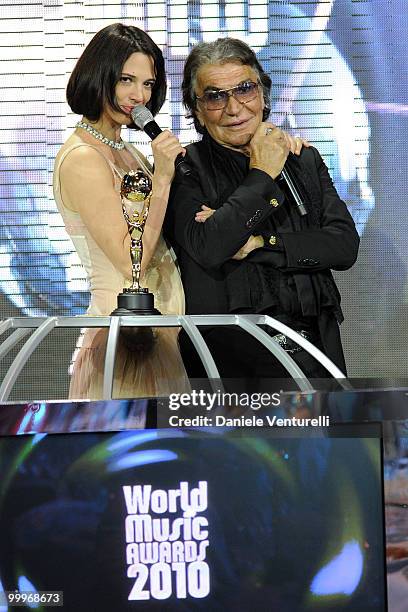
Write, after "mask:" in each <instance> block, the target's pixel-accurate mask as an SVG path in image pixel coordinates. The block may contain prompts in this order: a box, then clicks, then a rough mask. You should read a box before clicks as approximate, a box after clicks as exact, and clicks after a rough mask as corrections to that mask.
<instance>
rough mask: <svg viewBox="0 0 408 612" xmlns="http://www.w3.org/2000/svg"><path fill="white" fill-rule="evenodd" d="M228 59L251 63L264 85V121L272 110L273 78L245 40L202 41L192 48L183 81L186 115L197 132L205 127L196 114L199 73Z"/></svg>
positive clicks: (247, 64)
mask: <svg viewBox="0 0 408 612" xmlns="http://www.w3.org/2000/svg"><path fill="white" fill-rule="evenodd" d="M229 62H232V63H238V64H243V65H244V66H250V67H251V68H253V70H255V72H256V73H257V75H258V78H259V81H260V83H261V86H262V90H263V95H264V101H265V108H264V112H263V121H265V120H266V119H267V118H268V116H269V113H270V112H271V109H270V90H271V79H270V78H269V76H268V75H267V74H266V72H265V71H264V69H263V68H262V66H261V64H260V63H259V62H258V60H257V57H256V55H255V53H254V52H253V51H252V49H251V48H250V47H248V45H247V44H246V43H244V42H242V40H238V39H237V38H218V39H217V40H215V41H214V42H210V43H206V42H203V43H200V44H198V45H197V46H196V47H194V48H193V50H192V51H191V53H190V55H189V56H188V58H187V61H186V64H185V66H184V75H183V83H182V85H181V87H182V90H183V104H184V106H185V107H186V109H187V113H188V114H187V117H188V118H192V119H193V120H194V126H195V129H196V130H197V132H199V133H200V134H203V133H204V131H205V129H204V128H203V127H202V126H201V125H200V122H199V121H198V119H197V117H196V109H197V96H196V93H195V92H196V87H197V73H198V71H199V69H200V68H201V67H202V66H206V65H207V64H227V63H229Z"/></svg>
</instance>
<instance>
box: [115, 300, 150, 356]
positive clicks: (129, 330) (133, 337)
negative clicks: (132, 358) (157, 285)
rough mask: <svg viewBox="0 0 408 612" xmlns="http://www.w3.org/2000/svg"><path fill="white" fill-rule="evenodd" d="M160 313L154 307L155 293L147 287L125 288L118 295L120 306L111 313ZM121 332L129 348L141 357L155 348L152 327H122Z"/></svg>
mask: <svg viewBox="0 0 408 612" xmlns="http://www.w3.org/2000/svg"><path fill="white" fill-rule="evenodd" d="M159 314H161V312H160V311H159V310H157V308H155V307H154V295H153V293H149V291H148V290H147V289H140V290H139V291H137V292H136V291H127V290H126V289H124V290H123V291H122V293H119V295H118V307H117V308H115V310H114V311H113V312H112V313H111V315H112V316H117V317H134V316H137V315H159ZM120 333H121V338H122V342H123V343H124V344H125V346H126V347H127V349H128V350H129V351H131V352H132V353H137V354H138V355H139V357H141V356H143V355H148V354H149V353H151V351H152V350H153V347H154V345H155V342H156V334H155V333H154V331H153V329H152V328H151V327H121V330H120Z"/></svg>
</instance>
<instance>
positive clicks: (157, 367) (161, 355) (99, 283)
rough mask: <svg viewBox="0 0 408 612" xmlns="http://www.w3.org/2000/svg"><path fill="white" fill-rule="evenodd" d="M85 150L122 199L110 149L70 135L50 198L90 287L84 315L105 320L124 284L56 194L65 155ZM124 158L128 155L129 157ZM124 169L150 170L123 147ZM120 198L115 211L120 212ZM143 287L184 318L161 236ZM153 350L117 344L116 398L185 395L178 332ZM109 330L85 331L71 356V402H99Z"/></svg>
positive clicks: (169, 332) (168, 331) (169, 331)
mask: <svg viewBox="0 0 408 612" xmlns="http://www.w3.org/2000/svg"><path fill="white" fill-rule="evenodd" d="M83 146H88V147H89V146H91V147H93V148H94V149H96V150H97V151H98V152H99V153H100V154H101V155H102V156H103V157H104V159H105V160H106V162H107V163H108V165H109V167H110V168H111V170H112V180H113V183H114V188H115V190H117V192H118V194H119V193H120V183H121V180H122V177H123V175H124V174H125V171H124V170H122V169H121V168H118V167H117V166H116V165H115V164H114V159H113V156H112V153H111V149H110V148H109V147H108V146H107V145H104V144H100V143H98V141H96V140H95V139H94V138H93V137H92V136H90V135H89V134H87V133H86V132H84V134H83V135H82V134H81V137H79V136H78V135H77V134H73V135H72V136H71V137H70V138H69V139H68V141H67V142H66V143H65V145H64V146H63V147H62V148H61V150H60V151H59V153H58V155H57V158H56V161H55V167H54V180H53V187H54V198H55V201H56V204H57V206H58V209H59V211H60V213H61V215H62V218H63V220H64V223H65V228H66V230H67V232H68V234H69V236H70V238H71V240H72V242H73V244H74V247H75V249H76V251H77V253H78V255H79V258H80V260H81V263H82V265H83V266H84V268H85V270H86V273H87V277H88V280H89V284H90V291H91V301H90V305H89V307H88V310H87V314H88V315H90V316H98V315H103V316H106V315H109V314H110V313H111V312H112V311H113V310H114V309H115V308H116V307H117V295H118V293H120V292H121V291H122V289H123V287H128V286H129V285H130V281H129V280H128V279H126V278H125V277H124V276H123V275H122V274H121V273H120V272H119V271H118V270H117V269H116V268H115V266H114V265H113V264H112V262H111V261H110V260H109V259H108V257H107V256H106V255H105V253H104V252H103V251H102V250H101V248H100V247H99V246H98V245H97V244H96V242H95V240H94V239H93V238H92V236H91V234H90V233H89V231H88V229H87V227H86V226H85V224H84V222H83V221H82V218H81V216H80V214H79V213H77V212H74V211H72V210H70V209H69V208H67V207H66V206H65V205H64V202H63V201H62V197H61V190H60V178H59V176H60V167H61V164H62V162H63V161H64V159H65V158H66V157H67V155H69V153H70V152H71V151H72V150H73V149H75V148H77V147H83ZM127 154H128V155H127ZM126 155H127V156H128V159H127V163H128V164H129V167H130V169H133V170H136V169H139V168H141V169H142V170H144V171H145V172H146V173H148V174H151V170H150V168H148V167H147V165H146V162H145V161H144V160H143V159H142V157H141V156H140V154H138V153H137V150H136V149H135V148H134V147H133V146H132V145H130V144H127V145H126ZM120 205H121V204H120V198H118V206H120ZM125 205H126V209H127V212H128V214H130V215H131V213H132V211H133V210H134V208H135V207H137V208H138V209H139V210H140V208H143V202H130V201H129V200H126V202H125ZM142 284H143V286H146V287H148V288H149V290H150V291H151V292H152V293H154V296H155V306H156V308H158V309H159V310H160V312H161V313H162V314H183V313H184V293H183V287H182V284H181V279H180V276H179V273H178V270H177V268H176V265H175V262H174V259H173V257H172V254H171V252H170V251H169V249H168V248H167V246H166V244H165V242H164V240H163V238H162V237H161V236H160V238H159V241H158V244H157V247H156V250H155V253H154V255H153V257H152V259H151V260H150V262H149V265H148V267H147V269H146V272H145V275H144V277H143V279H142ZM155 333H156V336H157V339H156V342H155V345H154V348H153V350H152V351H151V352H149V353H148V354H141V353H140V352H138V351H130V350H128V349H127V348H126V347H125V346H124V344H123V343H122V342H120V340H119V343H118V349H117V354H116V362H115V372H114V386H113V397H114V398H135V397H154V396H166V395H169V394H170V393H180V392H183V391H186V390H187V389H188V379H187V375H186V372H185V369H184V366H183V362H182V359H181V356H180V353H179V350H178V345H177V333H178V330H177V329H176V328H165V327H161V328H157V329H156V330H155ZM107 334H108V331H107V329H106V328H105V329H103V328H101V329H95V328H89V329H86V330H85V331H84V333H83V335H82V336H81V338H80V342H79V350H78V351H77V354H76V356H75V360H74V364H73V371H72V377H71V384H70V391H69V397H70V398H71V399H85V398H86V399H101V398H102V387H103V373H104V363H105V348H106V339H107Z"/></svg>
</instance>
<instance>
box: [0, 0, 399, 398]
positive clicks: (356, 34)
mask: <svg viewBox="0 0 408 612" xmlns="http://www.w3.org/2000/svg"><path fill="white" fill-rule="evenodd" d="M116 21H122V22H125V23H128V24H133V25H136V26H139V27H141V28H143V29H145V30H146V31H148V32H149V33H150V35H151V36H152V38H153V39H154V40H155V41H156V42H157V43H158V44H159V45H160V46H161V47H162V49H163V52H164V55H165V58H166V67H167V75H168V96H167V100H166V103H165V105H164V107H163V109H162V111H161V112H160V114H159V116H158V118H157V119H158V122H159V123H160V125H161V126H162V127H163V128H165V127H168V128H170V129H171V130H173V131H174V132H175V133H176V134H177V135H178V136H179V137H180V139H181V141H182V142H183V143H188V142H191V141H193V140H196V139H197V138H198V135H197V134H196V133H195V131H194V128H193V126H192V125H191V120H187V119H186V118H185V110H184V108H183V106H182V103H181V91H180V85H181V74H182V69H183V64H184V61H185V58H186V57H187V55H188V52H189V50H190V49H191V48H192V47H193V46H194V45H195V44H196V43H197V42H200V41H210V40H214V39H216V38H217V37H219V36H231V37H237V38H240V39H241V40H244V41H245V42H247V43H248V44H249V45H250V46H251V47H253V48H254V50H255V51H256V53H257V56H258V58H259V60H260V61H261V63H262V64H263V66H264V68H265V69H266V71H267V72H268V73H269V74H270V76H271V78H272V84H273V86H272V113H271V120H272V121H274V122H275V123H276V124H277V125H279V126H281V127H283V128H284V129H286V130H288V131H290V132H291V133H292V134H294V135H297V134H299V135H301V136H302V137H304V138H307V139H308V140H309V141H310V142H311V143H312V144H313V145H315V146H316V147H317V148H318V149H319V150H320V152H321V153H322V155H323V157H324V159H325V161H326V163H327V165H328V166H329V169H330V172H331V175H332V177H333V179H334V182H335V185H336V187H337V189H338V191H339V193H340V195H341V197H342V198H343V199H344V200H345V201H346V203H347V205H348V206H349V209H350V212H351V214H352V215H353V218H354V220H355V222H356V224H357V227H358V231H359V234H360V236H361V239H362V240H361V249H360V255H359V260H358V262H357V264H356V265H355V266H354V268H353V269H352V270H350V271H346V272H342V273H336V280H337V282H338V284H339V287H340V290H341V294H342V298H343V302H342V304H343V309H344V313H345V317H346V320H345V322H344V324H343V325H342V337H343V343H344V347H345V353H346V361H347V364H348V370H349V375H350V376H354V377H366V376H375V377H384V376H400V377H401V376H405V375H406V374H407V360H406V358H405V357H406V346H407V343H408V326H407V325H406V320H407V295H408V293H407V257H408V245H407V240H406V228H407V227H408V206H407V203H406V200H407V186H408V182H407V177H406V162H405V159H404V155H403V151H404V150H405V146H406V142H407V136H408V122H407V117H408V106H407V104H406V99H407V91H408V87H407V71H406V67H405V58H406V55H407V45H408V43H407V41H408V13H407V11H406V4H405V2H404V0H389V1H388V2H386V3H384V2H380V1H379V0H361V1H358V0H355V1H350V2H349V1H347V2H345V1H343V0H329V1H327V0H325V1H324V2H323V1H320V2H319V1H315V2H310V1H308V2H299V1H293V2H290V1H286V0H280V1H272V2H271V1H267V0H256V1H245V2H241V1H228V0H226V1H223V2H213V1H210V0H191V1H187V0H184V1H178V0H177V1H176V0H174V1H173V0H170V1H167V2H165V1H151V2H126V1H115V0H113V1H112V0H109V1H106V2H63V1H61V2H52V3H48V4H47V3H41V2H36V1H35V0H33V1H31V2H25V3H23V2H14V1H12V0H3V2H2V3H1V5H0V30H1V33H0V36H1V47H2V53H1V59H0V63H1V71H0V72H1V83H0V87H1V97H0V114H1V117H2V122H1V126H0V169H1V173H0V176H1V182H0V197H1V209H2V215H1V220H0V303H1V310H2V315H3V317H5V316H11V315H14V316H17V315H74V314H80V313H84V312H85V310H86V307H87V305H88V300H89V295H88V293H87V284H86V280H85V274H84V271H83V269H82V267H81V266H80V265H79V261H78V258H77V256H76V254H75V252H74V249H73V245H72V244H71V242H70V240H69V239H68V236H67V234H66V233H65V230H64V228H63V224H62V220H61V217H60V215H59V214H58V213H57V211H56V207H55V203H54V201H53V197H52V188H51V185H52V169H53V162H54V158H55V155H56V153H57V151H58V149H59V147H60V146H61V144H62V143H63V142H64V140H66V138H67V137H68V136H69V135H70V133H71V132H72V130H73V127H74V125H75V123H76V121H77V119H78V117H76V116H74V115H73V114H72V113H71V111H70V110H69V108H68V106H67V104H66V101H65V87H66V84H67V81H68V78H69V75H70V73H71V71H72V69H73V66H74V65H75V62H76V60H77V58H78V57H79V55H80V54H81V52H82V50H83V48H84V46H85V45H86V44H87V43H88V42H89V40H90V39H91V37H92V35H93V34H94V33H95V32H96V31H98V30H99V29H101V28H102V27H104V26H106V25H108V24H110V23H113V22H116ZM124 137H125V138H127V139H129V140H132V141H133V142H135V143H136V145H137V146H139V147H140V148H141V150H142V151H143V152H144V153H145V154H147V155H150V145H149V143H148V140H147V138H146V137H145V136H144V135H142V134H140V133H138V132H133V133H130V134H127V133H126V130H125V133H124ZM72 349H73V344H72V339H71V340H70V342H69V343H68V341H67V342H66V343H65V341H61V340H59V341H58V342H54V344H53V343H52V342H51V344H50V345H49V346H48V347H47V352H48V355H49V360H50V364H55V363H56V361H55V360H56V356H57V354H58V355H61V353H63V352H64V351H65V353H66V354H67V355H68V354H69V353H72ZM64 367H65V366H64ZM26 376H27V377H28V378H27V380H28V384H27V386H28V388H30V384H31V385H33V384H34V379H35V378H36V376H38V374H36V373H35V372H34V371H33V372H31V373H30V371H29V370H27V372H26ZM30 377H31V379H30ZM58 384H59V383H58ZM58 384H55V383H54V387H53V392H52V393H51V394H50V396H52V397H56V396H58V388H59V387H58ZM61 385H62V383H61ZM64 389H65V388H64V387H63V385H62V386H61V394H62V395H61V397H64V393H65V390H64ZM43 397H44V395H43Z"/></svg>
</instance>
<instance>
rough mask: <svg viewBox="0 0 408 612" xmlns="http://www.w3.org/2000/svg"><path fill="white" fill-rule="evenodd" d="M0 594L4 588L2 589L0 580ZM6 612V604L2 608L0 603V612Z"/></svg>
mask: <svg viewBox="0 0 408 612" xmlns="http://www.w3.org/2000/svg"><path fill="white" fill-rule="evenodd" d="M0 593H2V594H3V593H4V587H3V585H2V583H1V580H0ZM0 601H1V600H0ZM7 610H8V607H7V604H4V606H3V605H2V604H1V603H0V612H7Z"/></svg>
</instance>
